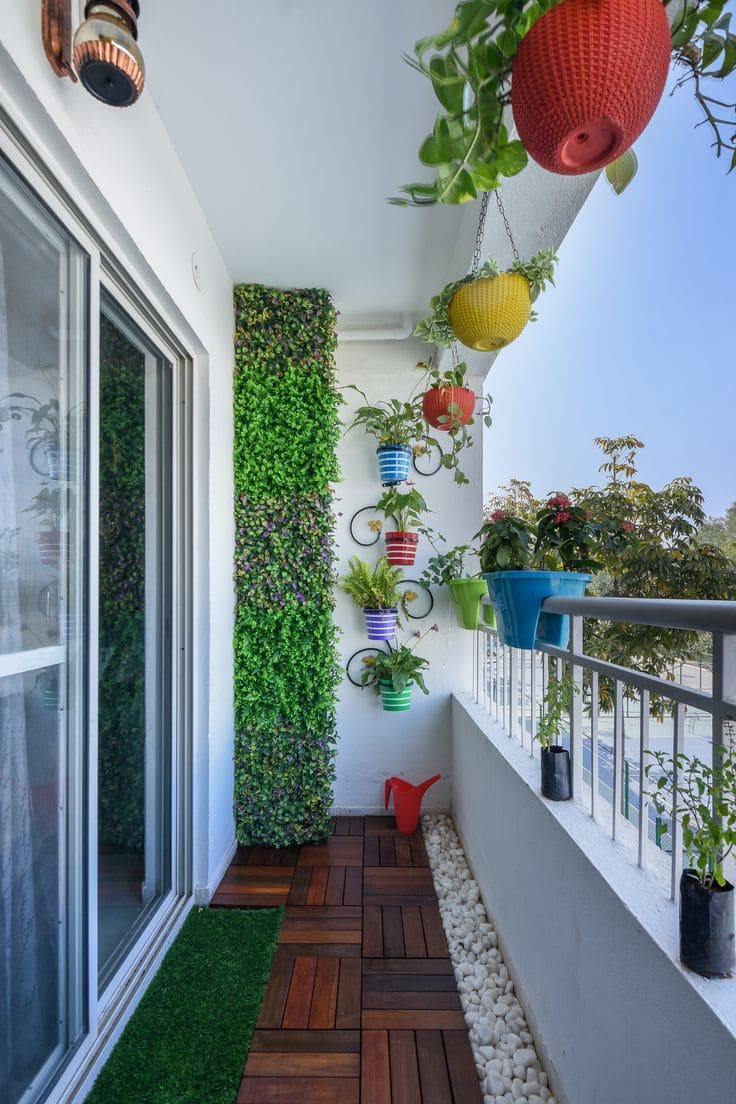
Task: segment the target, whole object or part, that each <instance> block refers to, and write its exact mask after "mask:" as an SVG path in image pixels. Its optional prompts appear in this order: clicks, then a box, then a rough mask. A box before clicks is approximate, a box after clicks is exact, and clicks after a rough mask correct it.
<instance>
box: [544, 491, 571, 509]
mask: <svg viewBox="0 0 736 1104" xmlns="http://www.w3.org/2000/svg"><path fill="white" fill-rule="evenodd" d="M569 505H570V499H569V498H568V497H567V495H564V494H558V495H552V498H548V499H547V507H548V509H550V510H565V509H566V508H567V507H568V506H569Z"/></svg>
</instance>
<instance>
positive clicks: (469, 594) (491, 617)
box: [419, 544, 496, 629]
mask: <svg viewBox="0 0 736 1104" xmlns="http://www.w3.org/2000/svg"><path fill="white" fill-rule="evenodd" d="M477 556H478V552H477V550H476V549H474V548H471V547H470V545H468V544H459V545H457V546H456V547H455V548H450V549H449V550H448V551H447V552H439V551H437V550H435V554H434V556H430V558H429V561H428V563H427V566H426V568H425V570H424V572H423V574H422V576H421V578H420V580H419V581H420V583H421V584H422V586H425V587H431V586H439V587H442V586H446V587H447V588H448V590H449V592H450V598H451V600H452V602H453V605H454V606H455V612H456V614H457V621H458V624H459V626H460V628H461V629H477V628H478V622H479V615H480V600H481V598H482V597H483V595H484V594H486V593H487V589H488V588H487V585H486V581H485V579H483V578H482V577H481V575H480V572H479V571H477V572H475V574H471V573H470V570H469V564H468V561H470V560H472V558H477ZM486 611H487V612H486ZM484 617H485V622H486V624H487V625H490V626H495V624H496V618H495V614H494V612H493V607H492V606H486V607H485V609H484Z"/></svg>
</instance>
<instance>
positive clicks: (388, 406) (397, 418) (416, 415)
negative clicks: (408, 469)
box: [346, 383, 426, 456]
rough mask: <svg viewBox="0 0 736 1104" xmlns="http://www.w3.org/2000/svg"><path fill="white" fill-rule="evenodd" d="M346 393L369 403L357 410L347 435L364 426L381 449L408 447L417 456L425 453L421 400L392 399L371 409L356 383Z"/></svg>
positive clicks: (347, 388)
mask: <svg viewBox="0 0 736 1104" xmlns="http://www.w3.org/2000/svg"><path fill="white" fill-rule="evenodd" d="M346 390H350V391H357V392H358V394H359V395H361V396H362V398H363V400H364V402H365V406H359V407H358V409H357V410H356V412H355V416H354V418H353V420H352V422H351V423H350V425H349V426H348V428H347V432H350V430H351V429H354V428H355V427H356V426H360V427H361V428H362V429H364V430H365V432H366V433H367V434H368V435H369V436H370V437H375V439H376V441H378V444H379V445H408V446H409V447H410V448H412V449H413V450H414V455H415V456H416V455H418V454H420V453H422V452H424V451H425V446H424V444H423V437H424V434H425V431H426V424H425V421H424V418H423V417H422V407H421V402H420V400H418V399H414V400H413V401H410V402H400V401H399V399H388V400H386V401H385V402H383V401H382V402H377V403H374V404H373V405H371V404H370V403H369V401H368V397H367V395H366V394H365V392H364V391H361V389H360V388H359V387H356V386H355V384H354V383H349V384H347V387H346Z"/></svg>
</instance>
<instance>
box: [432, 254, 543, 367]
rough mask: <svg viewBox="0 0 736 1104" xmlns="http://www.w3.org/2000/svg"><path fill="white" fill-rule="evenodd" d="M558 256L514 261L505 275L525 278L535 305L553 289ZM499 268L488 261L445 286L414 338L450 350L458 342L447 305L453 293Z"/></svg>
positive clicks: (535, 256)
mask: <svg viewBox="0 0 736 1104" xmlns="http://www.w3.org/2000/svg"><path fill="white" fill-rule="evenodd" d="M556 263H557V255H556V254H555V251H554V250H553V249H542V250H540V251H539V253H535V254H534V256H533V257H530V258H529V260H528V261H522V260H516V261H514V263H513V264H512V266H511V268H509V269H508V270H507V271H508V272H511V273H513V274H514V275H516V276H524V277H525V278H526V279H527V280H528V282H529V293H530V297H531V300H532V302H534V301H535V300H536V299H537V298H538V297H539V295H540V294H541V292H543V291H544V289H545V288H546V287H547V284H552V285H554V282H555V281H554V274H555V264H556ZM500 274H501V267H500V265H499V263H498V261H496V260H493V259H492V258H489V259H488V260H486V261H485V262H484V263H483V264H482V265H481V266H480V267H479V268H478V269H477V270H476V271H475V272H468V273H467V275H466V276H463V277H462V279H460V280H453V281H452V283H449V284H446V285H445V287H444V288H443V289H442V291H441V292H440V293H439V295H435V296H433V297H432V299H430V301H429V305H430V307H431V313H430V314H428V315H427V317H426V318H422V319H421V321H420V322H418V323H417V325H416V328H415V330H414V334H415V336H416V337H420V338H421V339H422V340H423V341H428V342H430V343H433V344H435V345H442V346H444V347H449V346H450V345H452V344H454V342H455V341H456V340H457V338H456V337H455V333H454V331H453V329H452V326H451V325H450V303H451V302H452V299H453V296H454V295H455V293H456V292H457V291H458V290H459V289H460V288H461V287H463V286H464V285H465V284H472V283H475V281H476V280H480V279H483V278H487V277H494V276H499V275H500ZM536 318H537V313H536V311H532V313H531V321H532V322H533V321H535V320H536Z"/></svg>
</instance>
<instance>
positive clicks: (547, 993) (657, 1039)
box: [453, 599, 736, 1104]
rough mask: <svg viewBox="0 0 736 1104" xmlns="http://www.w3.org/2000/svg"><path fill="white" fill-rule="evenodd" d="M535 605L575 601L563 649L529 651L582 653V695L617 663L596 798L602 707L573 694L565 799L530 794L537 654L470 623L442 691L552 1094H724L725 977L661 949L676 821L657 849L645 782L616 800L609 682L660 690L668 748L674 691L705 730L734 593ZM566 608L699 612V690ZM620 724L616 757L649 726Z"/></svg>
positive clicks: (724, 713) (685, 1101)
mask: <svg viewBox="0 0 736 1104" xmlns="http://www.w3.org/2000/svg"><path fill="white" fill-rule="evenodd" d="M544 608H545V610H547V611H548V612H558V613H561V612H566V613H570V614H575V615H577V616H576V617H574V619H573V625H572V633H571V640H572V645H571V649H570V650H569V651H568V650H560V649H554V648H546V649H545V652H546V653H549V655H553V656H557V657H559V658H564V659H566V660H572V668H573V677H574V678H576V679H577V680H578V681H579V680H580V679H581V677H582V670H583V669H584V668H587V669H588V670H589V671H590V672H591V678H592V680H593V687H594V689H593V696H594V697H595V686H596V682H597V679H598V678H599V677H600V676H601V675H612V676H613V678H614V680H616V682H615V685H616V692H615V693H614V701H615V708H616V717H615V720H614V723H613V729H612V731H613V735H614V739H613V745H612V747H611V748H610V749H609V752H610V754H609V761H608V762H607V763H605V771H606V772H607V777H608V783H609V784H610V790H611V800H608V798H607V797H603V796H601V794H602V793H603V792H604V790H605V787H604V788H603V790H601V789H600V788H599V783H600V781H601V780H602V776H601V772H600V767H601V763H602V762H604V759H603V758H601V750H602V743H603V741H599V731H598V721H599V720H600V718H599V716H598V712H597V709H596V708H595V704H593V703H591V704H592V714H591V716H590V717H589V718H586V721H585V724H584V721H583V702H582V696H579V697H578V698H577V699H576V701H575V705H574V707H573V710H572V717H571V718H570V722H571V723H570V734H569V735H570V741H569V742H570V750H571V757H572V759H573V782H574V789H575V800H573V801H571V802H561V803H553V802H547V801H545V800H544V799H542V798H541V796H540V794H539V784H540V777H539V776H540V767H539V751H538V745H537V744H536V742H534V741H533V740H532V733H533V731H534V729H535V726H536V720H537V717H538V712H539V705H540V702H541V696H542V690H543V684H544V681H545V678H546V668H547V663H548V658H549V655H547V654H539V653H523V652H517V651H516V650H515V649H510V648H505V647H503V646H502V645H500V643H499V642H498V640H497V638H496V636H495V634H494V633H488V632H480V633H479V634H478V640H479V644H478V647H477V650H476V657H475V658H476V664H477V666H476V684H475V693H474V695H472V696H468V695H458V696H457V697H456V699H455V700H454V702H453V813H454V817H455V822H456V824H457V827H458V830H459V832H460V835H461V837H462V840H463V843H464V847H465V851H466V854H467V855H468V858H469V861H470V864H471V867H472V869H473V873H474V876H475V878H476V880H477V882H478V884H479V886H480V888H481V892H482V895H483V898H484V901H485V903H486V905H487V907H488V910H489V912H490V913H491V915H492V916H493V918H494V922H495V925H496V928H497V931H498V933H499V941H500V944H501V945H502V949H503V953H504V956H505V957H506V959H507V961H508V963H509V965H510V968H511V973H512V976H513V977H514V980H515V981H516V983H517V987H518V989H519V993H520V997H521V999H522V1000H523V1001H524V1004H525V1006H526V1008H527V1010H528V1012H529V1016H530V1021H531V1024H532V1028H533V1029H534V1032H535V1035H536V1037H537V1039H538V1042H539V1044H540V1046H541V1049H542V1051H543V1052H544V1054H545V1055H546V1058H547V1060H548V1065H549V1068H550V1070H551V1072H552V1081H553V1084H554V1087H555V1090H556V1091H557V1094H558V1096H559V1097H560V1098H561V1099H566V1100H567V1101H568V1104H590V1101H592V1100H595V1101H596V1104H620V1101H621V1100H635V1101H640V1100H641V1101H644V1100H656V1101H667V1102H668V1104H692V1102H693V1101H695V1100H697V1101H698V1104H716V1102H717V1101H721V1100H725V1099H730V1098H731V1096H732V1095H733V1070H734V1069H736V982H734V981H733V980H705V979H704V978H701V977H699V976H698V975H696V974H693V973H691V972H690V971H687V970H685V969H684V968H683V967H682V966H681V964H680V963H679V962H678V960H677V955H678V909H677V904H676V903H675V901H674V900H673V899H672V898H673V897H675V896H676V888H677V881H678V878H679V872H680V858H679V853H680V846H678V844H677V841H678V834H677V830H675V844H674V846H673V847H672V848H671V853H670V855H667V854H666V852H664V851H663V850H661V849H660V848H659V847H657V846H656V840H653V839H652V833H651V831H650V823H649V815H648V810H647V804H646V798H644V800H642V801H639V802H638V807H636V808H634V809H633V815H632V816H626V815H624V814H625V803H622V798H623V795H624V784H625V780H626V781H628V775H625V767H624V764H625V759H624V733H625V729H624V724H625V719H624V716H623V706H624V700H623V688H624V685H629V686H634V687H636V688H637V689H638V690H639V692H640V694H641V695H642V698H641V700H642V701H643V703H644V704H645V706H647V705H648V700H649V698H648V695H649V694H650V692H651V693H655V692H656V693H662V694H664V695H665V696H667V697H669V698H670V699H671V700H672V701H673V702H674V720H673V723H672V726H671V735H670V734H669V730H668V732H667V738H668V739H670V740H671V741H672V743H673V745H674V747H675V748H677V749H679V750H682V749H683V747H684V746H685V739H684V724H683V722H684V716H685V708H686V706H688V707H695V708H697V709H698V710H699V711H700V712H701V714H702V717H703V720H704V723H705V726H706V727H705V729H704V731H705V737H704V738H705V739H706V741H707V740H708V739H711V738H714V742H715V743H717V742H718V740H719V739H720V738H722V733H723V720H724V718H725V717H730V716H733V714H734V711H735V709H736V685H735V684H734V672H735V671H736V665H735V664H734V655H735V650H734V640H735V639H736V637H734V635H731V634H733V633H734V630H735V629H736V605H735V604H734V603H707V602H702V603H689V602H680V603H677V602H664V601H656V602H642V601H638V600H628V599H548V601H547V603H545V606H544ZM582 615H588V616H603V617H607V618H610V619H612V620H616V621H634V622H638V623H649V624H667V625H670V626H677V627H681V628H696V627H697V628H700V629H702V630H708V629H710V631H711V632H712V634H713V679H712V692H707V689H706V690H702V689H693V688H692V687H690V686H685V685H681V684H680V683H673V682H668V681H664V680H659V679H655V678H653V677H651V676H647V675H642V674H640V673H639V672H635V671H631V670H629V669H628V668H614V667H613V666H612V665H610V664H606V663H603V662H602V661H598V660H595V659H592V658H591V657H588V656H584V655H582V648H581V643H582V624H581V620H580V618H581V617H582ZM535 656H536V658H535ZM533 671H535V672H536V674H535V675H534V677H532V672H533ZM642 712H643V714H644V715H645V716H646V715H647V710H646V708H645V709H644V710H643V711H642ZM709 717H710V718H712V722H710V721H709V720H708V718H709ZM635 727H636V730H637V732H636V738H635V741H634V742H635V745H636V757H635V760H634V764H633V766H632V772H636V771H637V769H638V770H640V769H641V765H642V763H643V762H644V761H645V755H644V752H645V750H646V747H647V744H648V737H649V731H648V730H649V727H650V726H648V724H647V723H646V722H644V721H642V717H641V714H640V716H639V720H638V723H637V724H636V725H635ZM584 739H585V740H586V742H587V749H586V750H587V757H586V762H585V777H584V762H583V758H584V757H583V744H584ZM656 739H657V741H658V742H661V741H662V739H663V737H662V735H661V734H660V735H658V736H657V737H656ZM685 750H687V748H686V747H685ZM637 760H638V761H637ZM637 798H638V794H637ZM624 1055H625V1061H622V1060H621V1059H622V1056H624Z"/></svg>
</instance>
